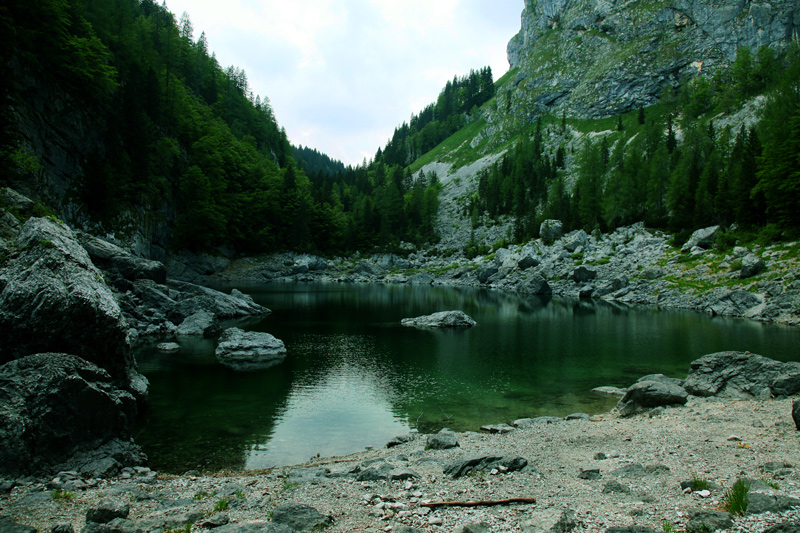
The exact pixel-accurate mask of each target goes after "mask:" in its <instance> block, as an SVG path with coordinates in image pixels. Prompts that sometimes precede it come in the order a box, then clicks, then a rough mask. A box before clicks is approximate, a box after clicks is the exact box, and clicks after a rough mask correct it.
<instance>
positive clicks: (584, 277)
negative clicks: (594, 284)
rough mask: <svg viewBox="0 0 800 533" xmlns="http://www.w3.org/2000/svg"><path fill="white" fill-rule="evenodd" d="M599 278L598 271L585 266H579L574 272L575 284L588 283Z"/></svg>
mask: <svg viewBox="0 0 800 533" xmlns="http://www.w3.org/2000/svg"><path fill="white" fill-rule="evenodd" d="M596 277H597V270H595V269H594V268H591V267H587V266H584V265H581V266H579V267H578V268H576V269H575V270H573V271H572V279H573V280H574V281H575V283H586V282H587V281H591V280H593V279H594V278H596Z"/></svg>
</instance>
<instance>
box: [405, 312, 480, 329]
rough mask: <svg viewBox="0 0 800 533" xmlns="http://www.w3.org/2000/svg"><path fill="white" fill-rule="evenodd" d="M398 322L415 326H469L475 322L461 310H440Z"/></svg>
mask: <svg viewBox="0 0 800 533" xmlns="http://www.w3.org/2000/svg"><path fill="white" fill-rule="evenodd" d="M400 324H402V325H403V326H408V327H415V328H471V327H472V326H474V325H476V324H477V322H475V321H474V320H472V318H470V317H469V316H468V315H467V314H466V313H465V312H463V311H440V312H438V313H433V314H432V315H425V316H418V317H416V318H404V319H403V320H401V321H400Z"/></svg>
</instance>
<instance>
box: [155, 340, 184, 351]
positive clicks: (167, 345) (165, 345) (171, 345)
mask: <svg viewBox="0 0 800 533" xmlns="http://www.w3.org/2000/svg"><path fill="white" fill-rule="evenodd" d="M156 350H158V351H159V352H161V353H178V352H180V351H181V345H180V344H178V343H175V342H161V343H159V344H158V345H157V346H156Z"/></svg>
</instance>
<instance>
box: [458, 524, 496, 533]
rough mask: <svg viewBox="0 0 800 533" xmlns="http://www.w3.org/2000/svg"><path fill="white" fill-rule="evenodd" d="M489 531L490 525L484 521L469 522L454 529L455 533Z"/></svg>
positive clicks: (486, 532) (487, 532) (482, 532)
mask: <svg viewBox="0 0 800 533" xmlns="http://www.w3.org/2000/svg"><path fill="white" fill-rule="evenodd" d="M489 531H491V526H490V525H489V524H488V523H486V522H471V523H469V524H464V525H460V526H458V527H457V528H456V529H455V533H489Z"/></svg>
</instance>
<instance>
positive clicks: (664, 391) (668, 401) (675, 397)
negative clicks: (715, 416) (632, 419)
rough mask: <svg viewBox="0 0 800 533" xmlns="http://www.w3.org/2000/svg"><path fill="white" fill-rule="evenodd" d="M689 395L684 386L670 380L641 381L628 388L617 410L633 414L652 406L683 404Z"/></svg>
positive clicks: (623, 413) (629, 414)
mask: <svg viewBox="0 0 800 533" xmlns="http://www.w3.org/2000/svg"><path fill="white" fill-rule="evenodd" d="M688 397H689V395H688V394H687V393H686V391H685V390H684V389H683V388H682V387H680V386H678V385H676V384H674V383H670V382H668V381H639V382H637V383H634V384H633V385H631V386H630V387H629V388H628V391H627V392H626V393H625V396H623V397H622V399H620V401H619V402H618V403H617V410H618V411H619V414H620V415H621V416H631V415H633V414H636V413H637V412H639V411H641V410H643V409H649V408H652V407H658V406H662V405H676V404H680V405H683V404H685V403H686V401H687V400H688Z"/></svg>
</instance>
